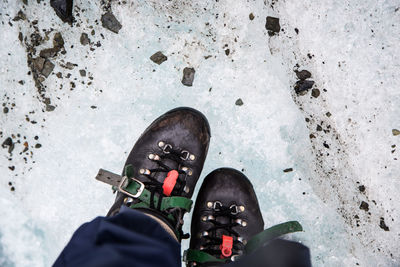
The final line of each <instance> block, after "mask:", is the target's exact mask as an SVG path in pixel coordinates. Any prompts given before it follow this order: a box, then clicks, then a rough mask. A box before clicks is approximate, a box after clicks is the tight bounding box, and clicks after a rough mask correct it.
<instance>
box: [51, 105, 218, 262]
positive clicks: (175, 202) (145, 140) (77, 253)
mask: <svg viewBox="0 0 400 267" xmlns="http://www.w3.org/2000/svg"><path fill="white" fill-rule="evenodd" d="M209 141H210V129H209V125H208V122H207V120H206V118H205V117H204V116H203V115H202V114H201V113H200V112H198V111H196V110H194V109H191V108H177V109H174V110H171V111H169V112H167V113H165V114H164V115H162V116H161V117H159V118H158V119H156V120H155V121H154V122H153V123H152V124H151V125H150V126H149V127H148V128H147V129H146V130H145V131H144V133H143V134H142V135H141V136H140V138H139V139H138V141H137V142H136V143H135V145H134V147H133V149H132V151H131V152H130V154H129V156H128V159H127V160H126V163H125V166H124V171H123V174H122V176H119V175H116V174H113V173H110V172H107V171H104V170H100V171H99V174H98V175H97V177H96V179H98V180H100V181H103V182H106V183H108V184H111V185H113V186H114V189H118V191H119V192H118V194H117V197H116V200H115V203H114V205H113V206H112V207H111V209H110V211H109V213H108V216H109V217H107V218H104V217H99V218H96V219H95V220H93V221H92V222H90V223H87V224H85V225H83V226H82V227H81V228H79V229H78V230H77V231H76V233H75V234H74V236H73V237H72V239H71V241H70V242H69V244H68V245H67V246H66V248H65V249H64V251H63V252H62V253H61V255H60V256H59V258H58V259H57V261H56V263H55V265H56V266H124V265H130V266H176V265H180V261H179V260H178V259H179V256H180V241H181V239H182V238H185V237H186V236H187V235H185V234H184V233H183V232H182V225H183V216H184V214H185V213H186V212H189V211H190V209H191V206H192V201H191V200H190V198H191V197H192V195H193V192H194V188H195V185H196V183H197V180H198V179H199V176H200V173H201V170H202V168H203V164H204V161H205V158H206V154H207V150H208V145H209ZM91 264H92V265H91Z"/></svg>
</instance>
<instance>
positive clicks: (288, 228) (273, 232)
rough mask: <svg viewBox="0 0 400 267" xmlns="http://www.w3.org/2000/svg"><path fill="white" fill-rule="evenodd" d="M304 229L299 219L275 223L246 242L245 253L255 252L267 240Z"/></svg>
mask: <svg viewBox="0 0 400 267" xmlns="http://www.w3.org/2000/svg"><path fill="white" fill-rule="evenodd" d="M301 231H303V227H302V226H301V224H300V223H299V222H297V221H290V222H285V223H281V224H277V225H274V226H272V227H270V228H268V229H266V230H264V231H262V232H260V233H258V234H256V235H255V236H253V237H252V238H251V239H250V240H249V241H248V242H247V244H246V246H245V248H244V250H245V253H246V254H248V253H251V252H254V250H256V249H258V248H259V247H261V246H262V245H263V244H265V243H266V242H268V241H270V240H272V239H275V238H277V237H279V236H281V235H285V234H289V233H294V232H301Z"/></svg>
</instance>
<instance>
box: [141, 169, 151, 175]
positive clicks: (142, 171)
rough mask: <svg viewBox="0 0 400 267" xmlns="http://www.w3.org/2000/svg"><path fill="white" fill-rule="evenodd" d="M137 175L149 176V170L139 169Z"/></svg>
mask: <svg viewBox="0 0 400 267" xmlns="http://www.w3.org/2000/svg"><path fill="white" fill-rule="evenodd" d="M139 173H140V174H143V175H150V170H148V169H140V170H139Z"/></svg>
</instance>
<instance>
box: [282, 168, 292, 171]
mask: <svg viewBox="0 0 400 267" xmlns="http://www.w3.org/2000/svg"><path fill="white" fill-rule="evenodd" d="M292 171H293V168H287V169H284V170H283V172H292Z"/></svg>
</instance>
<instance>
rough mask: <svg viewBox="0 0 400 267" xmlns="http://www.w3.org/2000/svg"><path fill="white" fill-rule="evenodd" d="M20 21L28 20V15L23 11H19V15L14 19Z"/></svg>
mask: <svg viewBox="0 0 400 267" xmlns="http://www.w3.org/2000/svg"><path fill="white" fill-rule="evenodd" d="M19 20H26V15H25V14H24V12H22V10H20V11H18V14H17V15H16V16H15V17H14V18H13V21H19Z"/></svg>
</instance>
